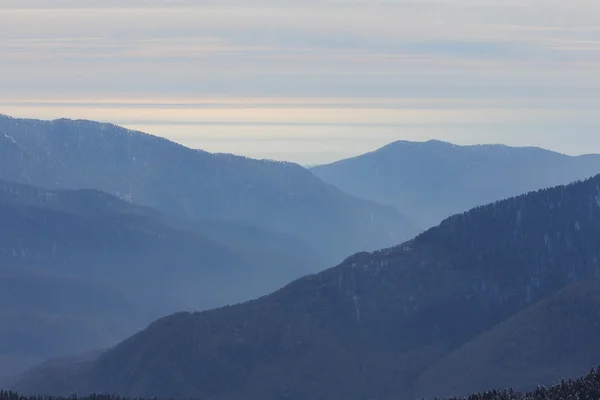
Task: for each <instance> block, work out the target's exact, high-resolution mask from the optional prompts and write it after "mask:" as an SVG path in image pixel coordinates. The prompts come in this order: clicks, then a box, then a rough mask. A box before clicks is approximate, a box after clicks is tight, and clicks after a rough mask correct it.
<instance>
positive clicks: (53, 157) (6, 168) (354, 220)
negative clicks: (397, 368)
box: [0, 116, 419, 262]
mask: <svg viewBox="0 0 600 400" xmlns="http://www.w3.org/2000/svg"><path fill="white" fill-rule="evenodd" d="M0 178H1V179H6V180H10V181H14V182H20V183H25V184H31V185H34V186H41V187H46V188H49V189H81V188H93V189H98V190H101V191H105V192H108V193H110V194H114V195H117V196H119V197H121V198H123V199H127V200H130V201H132V202H134V203H137V204H140V205H144V206H150V207H153V208H156V209H158V210H160V211H163V212H166V213H170V214H176V215H178V216H181V217H185V218H195V219H212V220H227V221H234V222H239V223H245V224H249V225H255V226H258V227H262V228H265V229H267V230H271V231H274V232H282V233H287V234H292V235H295V236H297V237H299V238H301V239H302V240H304V241H305V242H306V243H308V244H309V245H311V246H312V247H313V248H315V249H316V250H317V251H318V252H320V253H321V254H323V255H324V256H326V257H328V260H329V261H330V262H339V260H341V259H342V258H343V257H344V256H346V255H347V254H349V253H352V252H355V251H358V250H373V249H377V248H381V247H386V246H389V245H393V244H396V243H399V242H402V241H404V240H406V239H408V238H410V237H412V236H413V235H415V234H416V233H418V232H419V229H418V228H417V227H416V226H415V225H414V224H413V223H412V222H411V221H410V220H408V219H407V218H406V217H404V216H402V215H400V214H399V213H398V212H397V211H396V210H394V209H393V208H392V207H386V206H381V205H379V204H375V203H373V202H369V201H366V200H362V199H358V198H355V197H352V196H349V195H347V194H345V193H343V192H342V191H340V190H339V189H337V188H335V187H333V186H331V185H329V184H325V183H323V182H322V181H321V180H319V179H318V178H316V177H314V176H313V175H312V174H311V173H310V172H308V171H307V170H306V169H304V168H302V167H300V166H298V165H295V164H291V163H282V162H271V161H258V160H252V159H249V158H245V157H239V156H234V155H226V154H210V153H207V152H204V151H197V150H192V149H188V148H186V147H184V146H181V145H178V144H176V143H173V142H170V141H168V140H166V139H163V138H159V137H155V136H151V135H147V134H143V133H141V132H134V131H131V130H128V129H124V128H120V127H117V126H115V125H112V124H101V123H97V122H91V121H82V120H77V121H72V120H66V119H61V120H55V121H39V120H25V119H15V118H10V117H5V116H0Z"/></svg>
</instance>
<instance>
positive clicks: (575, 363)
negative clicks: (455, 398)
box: [417, 280, 600, 398]
mask: <svg viewBox="0 0 600 400" xmlns="http://www.w3.org/2000/svg"><path fill="white" fill-rule="evenodd" d="M599 336H600V282H598V281H596V280H594V281H589V282H582V283H577V284H574V285H571V286H569V287H568V288H566V289H564V290H562V291H559V292H558V293H556V294H554V295H553V296H551V297H550V298H548V299H545V300H543V301H541V302H540V303H538V304H536V305H534V306H532V307H530V308H528V309H526V310H525V311H522V312H521V313H519V314H517V315H515V316H514V317H512V318H510V319H508V320H507V321H505V322H503V323H501V324H499V325H497V326H495V327H494V328H492V329H491V330H489V331H487V332H485V333H483V334H482V335H480V336H478V337H477V338H475V339H473V340H472V341H470V342H469V343H467V344H466V345H464V346H462V347H460V348H459V349H457V350H455V351H453V352H452V353H450V354H449V355H448V356H446V357H444V358H443V359H442V360H440V361H438V362H436V363H435V365H434V366H432V367H431V368H429V369H428V370H427V371H426V372H425V373H423V375H422V376H421V377H420V378H419V380H418V382H417V388H418V389H417V392H418V393H420V394H421V395H423V396H425V397H426V398H432V397H436V396H437V397H443V396H448V395H449V394H452V395H460V396H464V395H468V394H469V393H470V392H472V391H475V390H478V391H482V390H488V389H490V388H504V387H511V388H513V389H515V390H518V391H521V392H523V391H526V390H529V389H531V388H532V387H533V385H534V384H544V385H548V384H551V383H554V382H557V381H559V380H560V379H562V378H565V377H573V376H579V375H582V374H584V373H586V372H587V371H589V369H590V368H592V367H593V366H595V365H596V364H597V363H598V361H599V360H600V346H599V345H597V344H596V342H597V338H598V337H599Z"/></svg>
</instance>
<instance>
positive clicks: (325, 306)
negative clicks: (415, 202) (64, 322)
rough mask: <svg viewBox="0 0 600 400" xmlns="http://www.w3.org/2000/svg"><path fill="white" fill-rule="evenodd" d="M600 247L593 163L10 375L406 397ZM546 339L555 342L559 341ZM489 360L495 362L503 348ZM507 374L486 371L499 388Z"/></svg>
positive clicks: (45, 387) (77, 384)
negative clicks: (73, 365) (405, 237)
mask: <svg viewBox="0 0 600 400" xmlns="http://www.w3.org/2000/svg"><path fill="white" fill-rule="evenodd" d="M599 260H600V176H596V177H594V178H592V179H589V180H586V181H584V182H578V183H576V184H572V185H569V186H560V187H555V188H552V189H548V190H543V191H539V192H534V193H530V194H528V195H524V196H520V197H516V198H511V199H508V200H505V201H501V202H498V203H494V204H490V205H487V206H484V207H479V208H476V209H473V210H471V211H469V212H467V213H464V214H460V215H456V216H454V217H451V218H449V219H447V220H445V221H443V222H442V223H441V225H439V226H437V227H435V228H432V229H430V230H429V231H427V232H425V233H423V234H421V235H419V236H418V237H416V238H415V239H413V240H411V241H408V242H406V243H405V244H403V245H400V246H396V247H393V248H390V249H387V250H383V251H378V252H375V253H359V254H356V255H354V256H352V257H350V258H348V259H347V260H345V261H344V262H343V263H342V264H341V265H339V266H337V267H335V268H332V269H329V270H326V271H324V272H322V273H319V274H316V275H310V276H307V277H305V278H302V279H299V280H297V281H295V282H293V283H291V284H290V285H288V286H286V287H284V288H283V289H281V290H279V291H277V292H275V293H273V294H271V295H269V296H266V297H263V298H261V299H258V300H256V301H251V302H248V303H245V304H240V305H236V306H232V307H225V308H221V309H216V310H211V311H205V312H200V313H179V314H175V315H173V316H170V317H166V318H163V319H160V320H158V321H156V322H155V323H153V324H152V325H151V326H150V327H148V329H146V330H144V331H142V332H140V333H138V334H136V335H134V336H133V337H131V338H129V339H128V340H126V341H124V342H122V343H121V344H119V345H118V346H116V347H115V348H113V349H111V350H109V351H107V352H106V353H104V354H103V355H102V356H100V357H99V358H98V359H97V360H95V361H93V362H89V363H86V364H83V365H82V366H81V367H80V368H77V369H76V370H74V371H73V370H71V371H68V373H67V372H66V371H61V370H56V371H54V372H53V373H51V374H49V375H47V376H46V377H47V378H48V377H51V378H49V379H29V378H28V376H27V375H25V376H24V377H22V379H21V380H20V381H19V382H18V383H17V384H16V385H15V387H16V388H19V389H23V390H28V391H33V392H36V393H50V392H54V393H71V392H78V393H82V394H83V393H90V392H105V391H108V392H114V393H120V394H122V395H135V396H154V395H158V396H161V397H175V398H184V397H186V398H190V397H195V398H203V399H219V400H221V399H237V398H246V399H261V400H262V399H280V398H289V399H306V398H321V399H340V398H345V399H365V398H377V399H390V400H391V399H397V398H416V397H419V396H420V395H422V394H424V391H423V389H422V388H423V386H422V385H424V384H428V385H429V386H430V387H428V390H429V391H432V390H434V388H435V385H436V384H438V383H437V381H436V380H431V381H428V383H427V382H426V383H424V382H423V380H422V379H425V378H424V377H425V375H424V373H426V371H428V370H430V368H432V367H433V366H435V365H436V363H438V362H440V360H443V359H445V358H446V357H451V354H452V353H453V352H454V351H459V349H460V348H461V347H463V346H466V345H467V344H468V343H469V342H471V341H473V340H474V339H476V338H478V337H480V335H482V334H484V333H485V332H488V331H490V330H491V329H492V328H494V327H495V326H498V324H501V323H503V322H505V321H509V319H510V318H511V317H513V316H516V315H518V314H519V313H521V312H523V311H524V310H526V309H528V308H530V307H532V306H534V305H535V304H536V303H538V302H540V301H543V300H544V299H547V298H550V297H551V296H553V295H555V294H556V293H557V292H558V291H560V290H561V289H563V288H566V287H568V286H571V285H573V284H576V283H578V282H582V281H587V280H592V279H594V278H595V277H596V276H597V275H598V272H599V266H600V264H599ZM588 304H593V303H588ZM542 309H543V308H542ZM534 311H535V309H534ZM585 312H586V311H581V313H582V314H581V315H586V314H585ZM525 315H526V314H525ZM533 315H534V316H535V315H540V314H539V313H535V312H534V313H533ZM549 315H553V314H549ZM581 326H583V327H585V326H586V325H581ZM587 328H590V329H595V328H593V326H591V325H587ZM587 328H586V329H587ZM556 332H557V334H558V333H560V332H561V331H560V330H557V331H556ZM553 333H554V331H552V330H550V331H549V332H548V334H549V335H552V334H553ZM548 340H549V342H551V343H552V344H556V348H555V349H554V351H555V352H556V354H559V355H560V354H564V351H563V350H564V348H561V347H560V346H561V343H562V342H561V340H559V339H556V338H548ZM562 345H564V346H568V345H569V343H568V342H565V343H562ZM585 345H586V344H585V343H583V344H582V346H585ZM588 345H589V346H595V343H594V342H592V343H588ZM561 352H562V353H561ZM505 356H506V360H508V361H506V365H511V362H510V358H511V356H510V355H509V354H506V355H505ZM476 361H477V360H473V362H476ZM576 361H577V363H578V364H577V365H573V368H574V369H577V368H581V367H586V366H585V365H583V364H585V363H586V362H587V359H585V358H581V359H579V360H576ZM462 362H463V363H468V362H469V361H468V360H462ZM495 362H496V364H497V366H498V368H499V371H500V372H502V371H503V370H502V365H504V362H505V361H504V360H503V359H500V360H495ZM562 371H564V370H562ZM504 372H506V371H504ZM538 372H539V371H538ZM506 376H508V375H501V374H500V375H498V376H497V381H494V382H491V383H493V386H495V387H502V386H504V382H503V381H502V380H503V378H504V377H506ZM537 376H542V375H541V374H538V375H537ZM547 377H548V378H551V376H549V375H548V376H547ZM491 383H490V384H491ZM535 383H544V382H535ZM535 383H532V385H534V384H535ZM478 384H479V382H466V383H465V384H464V385H462V386H461V390H462V389H465V390H469V389H470V388H471V387H476V386H477V385H478ZM440 385H441V386H440V387H442V388H443V387H446V386H444V383H440ZM428 393H430V392H428Z"/></svg>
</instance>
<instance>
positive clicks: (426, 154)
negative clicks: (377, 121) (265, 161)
mask: <svg viewBox="0 0 600 400" xmlns="http://www.w3.org/2000/svg"><path fill="white" fill-rule="evenodd" d="M311 171H312V172H313V173H314V174H315V175H316V176H318V177H319V178H321V179H323V180H324V181H325V182H329V183H332V184H334V185H336V186H337V187H339V188H340V189H342V190H344V191H346V192H347V193H350V194H353V195H355V196H359V197H362V198H365V199H369V200H373V201H377V202H380V203H382V204H389V205H393V206H395V207H396V208H397V209H398V210H400V212H402V213H404V214H405V215H407V216H409V217H410V218H412V219H414V220H415V221H416V222H417V224H419V225H420V226H423V227H429V226H433V225H435V224H438V223H439V222H440V221H441V220H442V219H444V218H446V217H449V216H450V215H453V214H456V213H459V212H464V211H466V210H468V209H470V208H473V207H476V206H479V205H483V204H487V203H490V202H493V201H497V200H500V199H503V198H507V197H511V196H516V195H520V194H523V193H527V192H529V191H532V190H538V189H544V188H547V187H552V186H557V185H561V184H567V183H570V182H574V181H576V180H579V179H585V178H589V177H591V176H593V175H596V174H598V173H600V155H586V156H579V157H570V156H567V155H564V154H559V153H555V152H552V151H548V150H544V149H540V148H536V147H509V146H503V145H477V146H457V145H454V144H451V143H447V142H441V141H437V140H431V141H428V142H408V141H398V142H394V143H391V144H389V145H387V146H385V147H382V148H381V149H379V150H376V151H374V152H371V153H367V154H363V155H361V156H358V157H353V158H349V159H346V160H341V161H338V162H335V163H332V164H328V165H322V166H317V167H314V168H312V169H311Z"/></svg>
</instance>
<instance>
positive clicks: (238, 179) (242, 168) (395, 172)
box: [0, 116, 600, 400]
mask: <svg viewBox="0 0 600 400" xmlns="http://www.w3.org/2000/svg"><path fill="white" fill-rule="evenodd" d="M0 153H1V155H2V157H0V216H1V217H2V221H3V225H2V229H1V230H0V262H1V263H2V265H1V267H2V269H0V272H1V274H0V278H1V282H2V285H3V287H4V289H3V290H2V296H3V297H2V298H1V299H2V303H1V304H2V313H1V315H2V320H3V324H2V326H3V328H2V329H1V330H0V337H1V338H2V342H3V343H4V346H3V347H0V372H2V374H3V375H4V376H6V378H4V379H2V380H0V383H1V384H2V386H3V387H6V388H8V389H17V390H19V391H20V392H22V393H31V394H35V393H45V394H49V395H69V394H71V393H77V394H80V395H87V394H90V393H93V392H96V393H103V392H111V393H119V394H121V395H124V396H134V397H154V396H159V397H163V398H184V397H186V398H190V397H195V398H196V397H197V398H210V399H212V398H214V399H233V398H238V397H239V396H240V395H243V396H246V397H248V398H251V399H265V398H267V399H269V398H272V399H276V398H280V396H282V395H285V396H287V397H289V398H297V399H303V398H309V397H310V398H312V397H319V396H323V398H332V399H333V398H339V397H344V398H356V399H361V398H371V397H375V398H381V399H390V400H391V399H395V398H398V397H399V398H408V397H414V396H425V397H433V396H442V397H444V396H450V395H465V394H468V393H470V392H474V391H482V390H486V389H489V388H493V387H498V388H500V387H506V386H511V387H513V388H515V389H518V390H527V389H531V388H532V387H534V386H535V385H536V384H552V383H553V382H555V381H556V380H557V379H560V378H561V377H564V376H579V375H583V374H585V373H586V372H587V371H588V370H589V369H590V368H591V367H592V366H594V365H596V364H597V363H598V360H597V358H598V357H600V354H596V351H595V347H594V345H593V343H594V341H593V340H592V339H589V340H586V339H584V338H593V337H595V335H596V334H597V332H596V328H595V325H594V324H593V323H592V321H593V320H594V318H595V317H594V315H595V314H594V313H595V311H594V310H596V309H597V298H598V295H599V294H600V290H599V289H600V287H599V286H598V285H597V282H596V280H595V279H596V278H595V277H596V276H597V273H598V271H599V269H598V268H600V266H599V265H598V260H599V259H600V255H598V254H596V249H597V247H598V246H597V245H598V244H599V243H598V240H599V238H600V236H598V232H597V229H596V226H597V224H596V222H595V221H596V219H597V218H596V217H597V216H598V215H600V214H598V212H599V210H600V200H599V199H600V184H598V176H596V174H597V173H598V172H600V156H596V155H589V156H585V157H570V156H565V155H562V154H559V153H555V152H550V151H547V150H543V149H540V148H514V147H507V146H499V145H495V146H488V145H482V146H467V147H461V146H456V145H452V144H450V143H446V142H440V141H428V142H421V143H417V142H406V141H402V142H395V143H392V144H390V145H388V146H386V147H384V148H382V149H380V150H377V151H375V152H372V153H366V154H364V155H362V156H359V157H357V158H351V159H347V160H342V161H340V162H337V163H334V164H331V165H323V166H316V167H312V168H311V169H310V170H308V169H305V168H303V167H301V166H298V165H295V164H291V163H281V162H271V161H257V160H252V159H248V158H245V157H239V156H234V155H231V154H211V153H207V152H204V151H201V150H197V149H189V148H186V147H184V146H181V145H179V144H176V143H173V142H170V141H168V140H165V139H163V138H160V137H156V136H151V135H147V134H144V133H142V132H137V131H131V130H127V129H124V128H121V127H118V126H115V125H112V124H101V123H96V122H93V121H85V120H67V119H61V120H55V121H41V120H31V119H27V120H24V119H15V118H11V117H8V116H2V117H0ZM592 176H594V177H592ZM486 177H493V179H492V180H490V179H486ZM588 178H589V179H588ZM321 179H323V180H321ZM581 179H586V180H584V181H580V182H578V183H574V184H571V185H568V186H558V187H555V188H552V189H546V190H542V191H537V190H538V189H543V188H545V187H548V186H554V185H559V184H568V183H570V182H572V181H579V180H581ZM338 187H340V188H343V189H344V190H345V191H347V192H345V191H342V190H340V189H338ZM527 192H531V193H529V194H526V193H527ZM346 193H351V194H346ZM514 195H520V196H519V197H513V198H509V199H508V200H504V201H500V202H494V201H496V200H501V199H503V198H505V197H510V196H514ZM363 198H365V199H364V200H363ZM433 199H436V200H437V201H434V200H433ZM490 202H492V204H489V205H485V204H486V203H490ZM136 203H137V204H136ZM382 204H385V205H382ZM475 206H479V207H476V208H474V209H472V210H471V211H468V209H470V208H472V207H475ZM463 211H468V212H465V213H463V214H458V215H455V216H453V217H450V218H448V219H445V217H446V216H448V215H451V214H452V213H456V212H459V213H460V212H463ZM436 218H437V222H434V221H436ZM442 219H444V220H443V221H442ZM440 222H441V224H440V225H438V224H439V223H440ZM429 225H437V226H435V227H434V228H431V229H428V230H427V231H425V232H423V233H420V232H421V231H422V229H421V228H419V227H426V226H429ZM415 235H416V237H415ZM413 237H415V238H414V239H411V238H413ZM402 243H403V244H402ZM389 246H393V247H389ZM386 247H388V249H386V250H379V251H376V252H374V253H368V252H364V250H367V251H372V250H375V249H381V248H386ZM353 253H356V254H355V255H353V256H350V255H351V254H353ZM348 256H349V257H348ZM343 258H346V259H345V261H343V262H342V263H341V264H340V265H338V266H337V267H334V268H329V269H327V267H332V266H334V265H336V264H338V263H339V262H340V261H341V260H342V259H343ZM303 276H304V277H303ZM297 278H299V279H297ZM290 282H291V283H290ZM55 292H56V294H55ZM270 292H272V294H270V295H268V293H270ZM264 295H267V296H264ZM261 296H264V297H261ZM82 297H84V298H85V299H86V301H81V298H82ZM45 298H50V299H52V301H50V302H49V301H45V300H44V299H45ZM25 299H28V301H24V300H25ZM253 299H254V300H253ZM236 303H237V304H236ZM224 305H228V306H226V307H224V308H214V307H221V306H224ZM211 308H214V309H212V310H208V309H211ZM184 310H185V311H192V312H193V311H196V312H194V313H181V312H180V313H176V312H177V311H184ZM202 310H207V311H202ZM200 311H202V312H200ZM172 313H175V314H173V315H171V316H166V315H168V314H172ZM165 316H166V317H165ZM159 317H162V318H159ZM156 318H159V319H158V320H156V321H155V322H152V323H151V321H152V320H155V319H156ZM149 323H150V325H149V326H148V324H149ZM146 327H147V328H146ZM136 332H137V333H136ZM129 335H133V336H131V337H130V338H129V339H126V337H127V336H129ZM67 338H68V340H65V339H67ZM123 339H126V340H125V341H122V342H121V340H123ZM119 342H120V343H119ZM534 342H535V343H538V344H539V345H537V346H536V347H534V348H530V343H534ZM507 346H512V347H515V349H518V350H517V351H515V352H508V353H507V352H506V351H505V350H504V349H506V348H507ZM499 358H500V359H501V361H498V360H499ZM45 360H50V361H48V362H44V361H45ZM315 365H319V366H320V368H317V369H315V368H314V366H315ZM470 365H472V366H470ZM513 370H518V371H519V373H518V374H516V375H515V374H514V373H513V372H512V371H513ZM265 382H276V384H275V385H266V383H265Z"/></svg>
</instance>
